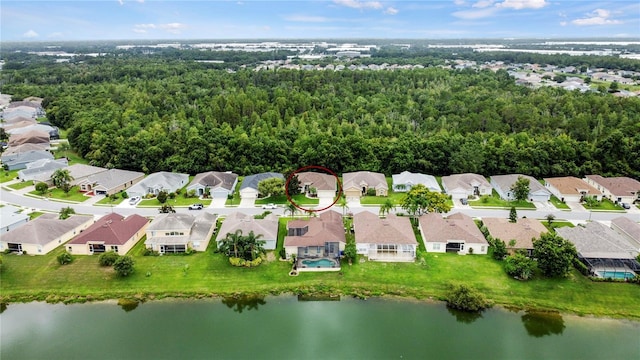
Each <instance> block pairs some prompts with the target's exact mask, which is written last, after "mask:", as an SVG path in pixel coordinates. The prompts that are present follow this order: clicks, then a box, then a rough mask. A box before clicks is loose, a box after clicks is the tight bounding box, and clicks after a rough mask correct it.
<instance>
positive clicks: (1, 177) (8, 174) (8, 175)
mask: <svg viewBox="0 0 640 360" xmlns="http://www.w3.org/2000/svg"><path fill="white" fill-rule="evenodd" d="M17 176H18V170H11V171H7V170H1V171H0V183H3V182H7V181H11V180H13V179H15V178H16V177H17Z"/></svg>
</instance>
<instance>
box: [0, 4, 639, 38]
mask: <svg viewBox="0 0 640 360" xmlns="http://www.w3.org/2000/svg"><path fill="white" fill-rule="evenodd" d="M592 37H598V38H613V37H615V38H620V39H624V38H632V37H633V38H637V37H640V1H638V0H631V1H628V0H616V1H591V0H570V1H566V0H556V1H554V0H447V1H430V0H422V1H408V0H394V1H383V0H380V1H367V0H298V1H273V0H262V1H260V0H241V1H225V0H195V1H179V0H171V1H160V0H76V1H55V0H40V1H29V0H19V1H11V0H2V2H0V40H1V41H44V42H46V41H76V40H157V39H167V40H179V39H355V38H367V39H373V38H381V39H471V38H492V39H503V38H592Z"/></svg>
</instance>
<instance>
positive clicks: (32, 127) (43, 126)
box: [6, 123, 60, 140]
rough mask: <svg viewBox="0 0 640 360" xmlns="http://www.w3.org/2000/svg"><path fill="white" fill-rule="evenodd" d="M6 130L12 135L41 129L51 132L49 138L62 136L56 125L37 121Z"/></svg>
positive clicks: (53, 138)
mask: <svg viewBox="0 0 640 360" xmlns="http://www.w3.org/2000/svg"><path fill="white" fill-rule="evenodd" d="M6 131H7V133H8V134H11V135H20V134H26V133H29V132H31V131H39V132H40V131H41V132H46V133H47V134H49V140H55V139H59V138H60V130H59V129H58V128H57V127H56V126H51V125H46V124H42V123H37V124H35V125H30V126H21V127H14V128H11V129H8V130H6Z"/></svg>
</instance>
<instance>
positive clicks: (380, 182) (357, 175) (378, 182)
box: [342, 171, 389, 198]
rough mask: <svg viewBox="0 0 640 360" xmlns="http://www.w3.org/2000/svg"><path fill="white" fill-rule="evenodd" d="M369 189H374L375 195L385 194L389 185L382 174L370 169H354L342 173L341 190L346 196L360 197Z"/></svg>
mask: <svg viewBox="0 0 640 360" xmlns="http://www.w3.org/2000/svg"><path fill="white" fill-rule="evenodd" d="M369 189H374V190H375V191H376V196H387V193H388V192H389V185H388V184H387V179H386V178H385V177H384V174H381V173H377V172H371V171H356V172H349V173H344V174H342V191H343V192H344V195H345V196H346V197H355V198H360V197H361V196H364V195H366V194H367V191H368V190H369Z"/></svg>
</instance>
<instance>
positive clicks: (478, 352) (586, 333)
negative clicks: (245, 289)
mask: <svg viewBox="0 0 640 360" xmlns="http://www.w3.org/2000/svg"><path fill="white" fill-rule="evenodd" d="M319 300H325V301H319ZM326 300H333V301H326ZM3 310H4V311H3V312H2V314H1V315H0V345H1V346H0V358H2V359H3V360H5V359H61V358H64V359H213V358H215V359H392V358H396V359H399V358H402V359H425V358H436V359H469V358H473V359H482V358H485V359H638V358H640V340H639V334H640V322H635V321H626V320H612V319H594V318H581V317H576V316H567V315H564V316H561V315H560V314H557V313H542V314H541V313H532V312H524V311H508V310H505V309H500V308H494V309H489V310H487V311H485V312H483V313H481V314H468V313H460V312H454V311H451V310H449V309H447V308H446V307H445V306H444V305H442V304H440V303H427V302H418V301H408V300H394V299H381V298H373V299H369V300H356V299H351V298H348V299H345V298H342V299H339V298H335V297H326V298H313V297H310V298H309V297H306V298H302V297H301V298H300V299H299V298H297V297H295V296H273V297H266V298H264V297H263V298H260V297H257V298H240V299H234V298H227V299H222V300H221V299H206V300H162V301H151V302H146V303H142V304H137V303H123V304H120V305H118V304H117V303H116V302H115V301H113V302H97V303H85V304H73V305H63V304H47V303H35V302H34V303H27V304H10V305H8V306H6V305H5V306H3Z"/></svg>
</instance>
